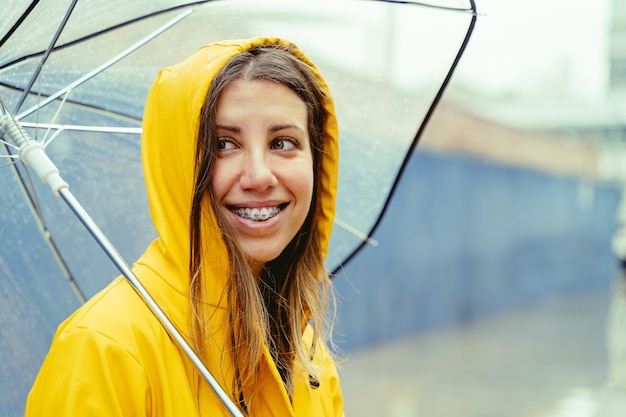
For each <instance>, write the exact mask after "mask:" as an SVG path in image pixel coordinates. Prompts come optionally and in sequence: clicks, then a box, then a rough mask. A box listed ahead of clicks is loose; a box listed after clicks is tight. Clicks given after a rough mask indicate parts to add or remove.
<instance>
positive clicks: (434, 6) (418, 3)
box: [370, 0, 476, 14]
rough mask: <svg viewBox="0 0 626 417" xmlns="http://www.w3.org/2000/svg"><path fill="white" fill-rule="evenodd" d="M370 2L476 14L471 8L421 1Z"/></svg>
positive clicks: (390, 0) (392, 0) (386, 0)
mask: <svg viewBox="0 0 626 417" xmlns="http://www.w3.org/2000/svg"><path fill="white" fill-rule="evenodd" d="M370 1H377V2H380V3H396V4H406V5H413V6H422V7H430V8H432V9H439V10H448V11H452V12H462V13H471V14H476V10H475V8H473V7H470V8H464V7H451V6H438V5H436V4H430V3H424V2H421V1H411V0H370Z"/></svg>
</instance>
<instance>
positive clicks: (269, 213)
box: [229, 204, 285, 222]
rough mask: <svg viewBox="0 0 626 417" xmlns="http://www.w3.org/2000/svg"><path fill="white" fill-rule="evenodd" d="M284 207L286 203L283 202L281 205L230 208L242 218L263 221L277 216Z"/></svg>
mask: <svg viewBox="0 0 626 417" xmlns="http://www.w3.org/2000/svg"><path fill="white" fill-rule="evenodd" d="M284 207H285V205H284V204H281V205H279V206H274V207H261V208H258V207H255V208H249V207H246V208H243V207H230V208H229V210H230V211H232V212H233V213H235V214H236V215H237V216H239V217H241V218H242V219H245V220H250V221H255V222H262V221H265V220H269V219H271V218H272V217H274V216H276V215H277V214H278V213H280V212H281V211H282V210H283V208H284Z"/></svg>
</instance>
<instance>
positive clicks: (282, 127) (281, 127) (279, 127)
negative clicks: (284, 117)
mask: <svg viewBox="0 0 626 417" xmlns="http://www.w3.org/2000/svg"><path fill="white" fill-rule="evenodd" d="M286 129H295V130H297V131H299V132H301V133H302V134H304V133H305V131H304V129H302V128H301V127H300V126H297V125H292V124H280V125H272V126H270V128H269V131H270V132H272V133H275V132H278V131H280V130H286Z"/></svg>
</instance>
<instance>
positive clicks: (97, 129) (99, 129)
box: [20, 122, 142, 135]
mask: <svg viewBox="0 0 626 417" xmlns="http://www.w3.org/2000/svg"><path fill="white" fill-rule="evenodd" d="M20 124H21V125H22V126H24V127H29V128H34V129H52V130H71V131H75V132H94V133H127V134H130V135H140V134H141V131H142V129H141V128H140V127H122V126H89V125H66V124H59V123H34V122H20Z"/></svg>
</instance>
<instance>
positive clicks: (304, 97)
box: [26, 38, 343, 417]
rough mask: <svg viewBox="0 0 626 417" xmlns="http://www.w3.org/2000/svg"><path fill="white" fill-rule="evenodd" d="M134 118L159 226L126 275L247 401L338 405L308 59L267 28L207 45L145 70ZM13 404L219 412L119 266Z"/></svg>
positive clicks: (325, 112) (328, 138) (318, 85)
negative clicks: (261, 34) (140, 106)
mask: <svg viewBox="0 0 626 417" xmlns="http://www.w3.org/2000/svg"><path fill="white" fill-rule="evenodd" d="M143 128H144V130H143V139H142V155H143V161H144V173H145V179H146V185H147V190H148V197H149V201H150V208H151V213H152V218H153V221H154V225H155V227H156V230H157V232H158V235H159V237H158V238H157V239H156V240H155V241H154V242H152V244H151V245H150V246H149V247H148V249H147V250H146V252H145V254H144V255H143V256H142V257H141V258H140V259H139V260H138V261H137V263H136V264H135V266H134V271H135V273H136V275H137V276H138V278H139V279H140V280H141V281H142V283H143V284H144V285H145V286H146V288H147V289H148V290H149V292H150V293H151V295H152V296H153V297H154V299H155V300H156V301H157V302H158V304H159V305H160V306H161V308H162V309H163V310H164V312H165V313H166V314H167V315H168V317H170V319H171V320H172V321H173V322H174V323H175V325H176V326H177V327H178V328H179V329H180V331H181V333H182V334H183V335H185V336H186V337H187V339H188V340H189V341H190V343H191V344H192V346H194V348H195V350H196V351H197V352H198V354H199V355H200V357H201V358H202V359H203V361H204V362H205V364H206V365H207V367H208V368H209V370H210V371H211V373H212V374H213V376H214V377H215V378H216V379H217V380H218V382H219V383H220V384H221V386H222V387H223V388H224V389H225V390H226V391H227V392H229V393H231V395H232V398H233V400H234V401H235V402H236V403H237V404H238V405H239V406H240V408H241V410H242V411H243V412H244V413H245V414H248V415H251V416H266V415H268V416H269V415H272V416H340V415H343V401H342V396H341V391H340V387H339V382H338V377H337V371H336V368H335V364H334V361H333V358H332V356H331V354H330V353H329V350H328V348H327V346H326V342H325V340H326V339H325V335H326V331H327V328H326V327H327V326H325V318H326V313H327V304H328V302H329V300H331V299H332V294H331V282H330V280H329V278H328V276H327V274H326V272H325V269H324V258H325V256H326V251H327V248H328V241H329V237H330V232H331V228H332V221H333V216H334V205H335V192H336V181H337V162H338V149H337V125H336V119H335V115H334V109H333V104H332V100H331V97H330V94H329V91H328V88H327V86H326V84H325V82H324V80H323V79H322V77H321V75H320V74H319V72H318V70H317V69H316V67H315V66H314V64H313V63H312V62H311V61H310V60H309V59H308V58H307V57H306V56H305V55H304V54H303V53H302V52H301V51H300V50H299V49H298V48H297V47H296V46H294V45H293V44H290V43H289V42H286V41H284V40H280V39H266V38H255V39H251V40H247V41H233V42H221V43H215V44H211V45H208V46H206V47H204V48H202V49H200V50H199V51H198V52H196V53H195V54H194V55H193V56H191V57H190V58H189V59H187V60H186V61H184V62H182V63H181V64H179V65H176V66H173V67H170V68H167V69H165V70H163V71H162V72H161V73H160V74H159V77H158V79H157V80H156V82H155V83H154V85H153V87H152V89H151V91H150V94H149V96H148V99H147V103H146V109H145V115H144V122H143ZM26 415H29V416H31V415H32V416H45V415H54V416H70V415H71V416H75V415H85V416H87V415H88V416H187V417H188V416H220V415H227V411H226V409H225V408H224V407H223V406H222V404H221V403H220V401H219V399H218V398H217V397H216V395H215V394H214V393H213V391H212V390H211V388H210V387H209V386H208V384H207V383H206V382H205V381H204V380H203V378H202V377H201V376H200V375H199V373H198V371H197V370H196V369H195V368H194V366H193V365H192V364H191V362H190V361H189V360H188V358H187V357H186V356H185V355H184V354H183V353H182V352H181V351H180V350H179V348H178V347H177V346H176V344H175V343H174V342H173V341H172V340H171V339H170V337H169V336H168V334H167V332H166V331H165V330H164V329H163V328H162V327H161V325H160V324H159V322H158V321H157V319H156V318H154V317H153V316H152V314H151V312H150V311H149V310H148V308H147V307H146V306H145V305H144V303H143V301H142V300H141V299H140V298H139V297H138V295H137V294H135V292H134V290H133V289H132V288H131V286H130V285H129V284H128V283H127V282H126V280H125V279H123V278H118V279H117V280H115V281H114V282H113V283H112V284H110V285H109V286H108V287H107V288H106V289H104V290H103V291H102V292H100V293H99V294H98V295H96V296H95V297H93V298H92V299H91V300H90V301H89V302H88V303H87V304H85V305H84V306H83V307H81V308H80V309H79V310H78V311H77V312H76V313H74V314H73V315H72V316H71V317H70V318H69V319H68V320H66V321H65V322H64V323H63V324H62V325H61V326H60V327H59V329H58V331H57V333H56V335H55V337H54V340H53V342H52V346H51V348H50V352H49V354H48V356H47V357H46V359H45V361H44V364H43V366H42V368H41V370H40V373H39V375H38V377H37V380H36V381H35V384H34V386H33V388H32V390H31V393H30V395H29V399H28V402H27V406H26Z"/></svg>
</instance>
